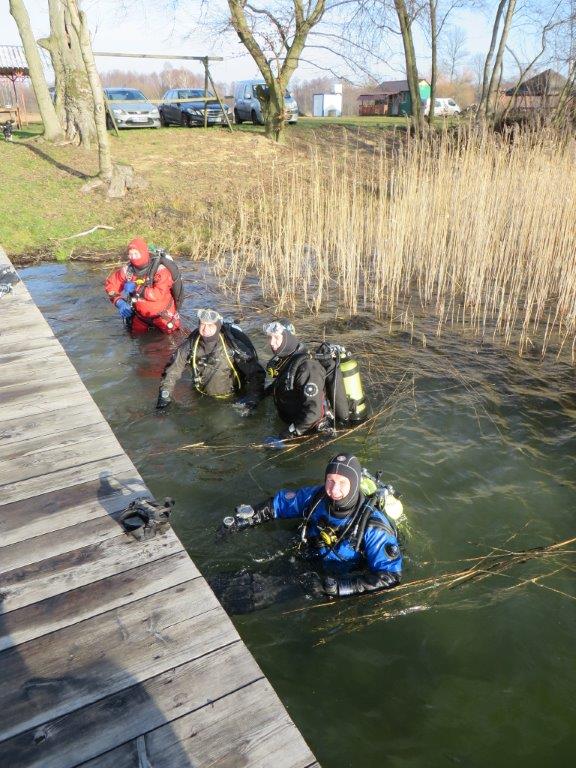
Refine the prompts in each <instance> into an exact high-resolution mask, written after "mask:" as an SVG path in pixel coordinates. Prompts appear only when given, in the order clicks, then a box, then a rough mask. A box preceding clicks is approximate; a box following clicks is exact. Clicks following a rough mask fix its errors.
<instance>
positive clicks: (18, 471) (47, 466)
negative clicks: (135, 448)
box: [0, 422, 122, 493]
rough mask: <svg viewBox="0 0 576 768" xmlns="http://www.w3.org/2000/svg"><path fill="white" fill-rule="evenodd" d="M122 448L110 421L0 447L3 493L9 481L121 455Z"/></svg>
mask: <svg viewBox="0 0 576 768" xmlns="http://www.w3.org/2000/svg"><path fill="white" fill-rule="evenodd" d="M121 451H122V448H121V446H120V444H119V443H118V440H117V439H116V437H115V436H114V433H113V432H112V430H111V429H110V427H109V426H108V424H106V422H102V423H100V424H93V425H92V426H91V427H90V429H80V428H76V429H72V430H63V431H62V432H61V433H60V434H59V435H58V436H55V435H44V436H43V437H37V438H32V439H30V440H24V441H22V442H19V443H14V444H12V445H9V446H6V448H2V447H0V462H3V464H2V463H0V493H2V489H3V486H4V485H7V484H8V483H9V482H10V483H17V482H19V481H20V480H27V479H28V478H32V477H39V476H41V475H48V474H50V473H52V472H56V471H58V470H59V469H65V468H66V467H72V466H76V465H78V464H83V463H84V462H86V461H87V460H91V461H96V460H97V459H107V458H108V457H110V456H118V455H119V454H120V453H121ZM9 457H11V460H10V461H8V458H9Z"/></svg>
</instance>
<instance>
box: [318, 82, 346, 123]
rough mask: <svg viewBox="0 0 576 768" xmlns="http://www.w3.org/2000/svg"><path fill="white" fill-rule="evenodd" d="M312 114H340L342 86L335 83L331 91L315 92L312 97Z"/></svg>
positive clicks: (336, 115) (321, 115)
mask: <svg viewBox="0 0 576 768" xmlns="http://www.w3.org/2000/svg"><path fill="white" fill-rule="evenodd" d="M312 114H313V116H314V117H341V116H342V86H341V85H340V83H335V84H334V85H333V86H332V93H315V94H314V95H313V97H312Z"/></svg>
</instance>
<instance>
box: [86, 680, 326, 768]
mask: <svg viewBox="0 0 576 768" xmlns="http://www.w3.org/2000/svg"><path fill="white" fill-rule="evenodd" d="M314 763H315V758H314V755H313V754H312V752H311V751H310V749H309V747H308V745H307V744H306V742H305V741H304V739H303V738H302V736H301V735H300V734H299V733H298V731H297V730H296V726H295V725H294V723H292V722H291V720H290V718H289V717H288V715H287V713H286V711H285V710H284V708H283V707H282V704H281V703H280V701H279V700H278V697H277V696H276V694H275V693H274V691H273V690H272V687H271V686H270V683H269V682H268V681H267V680H258V681H256V682H254V683H252V684H250V685H248V686H246V687H244V688H241V689H240V690H238V691H235V692H234V693H231V694H230V695H229V696H224V697H223V698H221V699H219V700H218V701H215V702H214V703H213V704H211V705H210V706H207V707H202V709H199V710H197V711H195V712H192V713H191V714H189V715H185V716H184V717H181V718H179V719H177V720H173V721H172V722H171V723H167V724H166V725H163V726H162V727H160V728H157V729H156V730H154V731H152V732H151V733H148V734H146V735H145V736H144V737H141V738H140V739H137V740H133V741H131V742H128V743H127V744H125V745H124V746H122V747H118V748H116V749H113V750H112V751H110V752H107V753H106V754H104V755H102V756H101V757H96V758H94V759H93V760H90V761H89V762H87V763H83V764H82V768H142V766H154V768H191V766H193V767H194V768H216V766H218V768H272V767H273V768H310V766H312V765H314Z"/></svg>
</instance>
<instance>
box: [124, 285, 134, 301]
mask: <svg viewBox="0 0 576 768" xmlns="http://www.w3.org/2000/svg"><path fill="white" fill-rule="evenodd" d="M135 290H136V283H134V282H132V281H131V280H129V281H128V282H127V283H124V285H123V286H122V297H123V298H124V299H126V301H128V300H129V299H130V294H132V293H134V291H135Z"/></svg>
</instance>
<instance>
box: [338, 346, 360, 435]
mask: <svg viewBox="0 0 576 768" xmlns="http://www.w3.org/2000/svg"><path fill="white" fill-rule="evenodd" d="M345 354H346V357H345V358H344V359H342V357H341V359H340V366H339V367H340V371H341V372H342V380H343V382H344V391H345V392H346V397H347V398H348V402H349V405H350V421H362V420H363V419H365V418H366V398H365V397H364V389H363V388H362V379H361V378H360V371H359V368H358V363H357V362H356V360H354V359H353V358H352V357H350V353H349V352H346V353H345Z"/></svg>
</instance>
